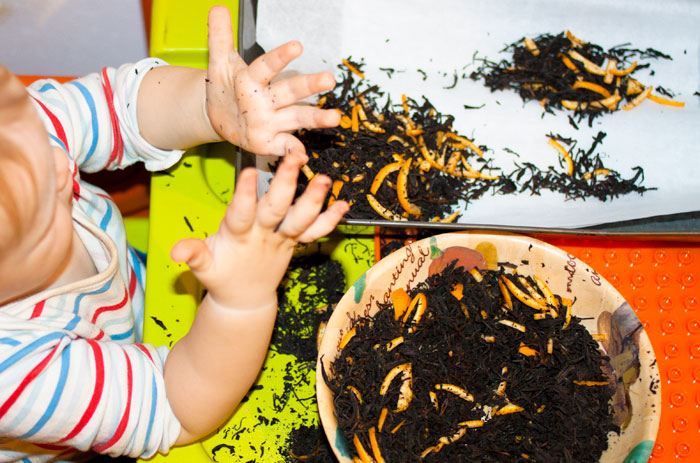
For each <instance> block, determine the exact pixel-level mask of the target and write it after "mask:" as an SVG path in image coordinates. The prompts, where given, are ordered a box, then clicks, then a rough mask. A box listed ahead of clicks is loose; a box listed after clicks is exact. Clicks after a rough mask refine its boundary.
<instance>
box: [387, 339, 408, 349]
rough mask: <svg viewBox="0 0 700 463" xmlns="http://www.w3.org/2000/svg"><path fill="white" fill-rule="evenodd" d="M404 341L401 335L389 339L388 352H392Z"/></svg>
mask: <svg viewBox="0 0 700 463" xmlns="http://www.w3.org/2000/svg"><path fill="white" fill-rule="evenodd" d="M403 341H404V338H403V336H399V337H398V338H394V339H392V340H391V341H389V342H388V343H386V351H387V352H391V351H392V350H394V349H395V348H396V347H397V346H400V345H401V344H403Z"/></svg>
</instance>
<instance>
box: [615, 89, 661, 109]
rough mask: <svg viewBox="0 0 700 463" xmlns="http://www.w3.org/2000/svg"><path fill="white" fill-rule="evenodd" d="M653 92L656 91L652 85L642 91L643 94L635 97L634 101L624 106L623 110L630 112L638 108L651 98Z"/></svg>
mask: <svg viewBox="0 0 700 463" xmlns="http://www.w3.org/2000/svg"><path fill="white" fill-rule="evenodd" d="M652 90H654V87H652V86H651V85H649V86H647V88H645V89H644V91H642V93H640V94H639V95H637V96H635V97H634V99H633V100H632V101H630V102H629V103H627V104H626V105H624V106H623V107H622V109H624V110H625V111H629V110H630V109H633V108H636V107H637V106H638V105H639V103H641V102H642V101H644V100H645V99H646V98H647V97H648V96H649V94H650V93H651V91H652Z"/></svg>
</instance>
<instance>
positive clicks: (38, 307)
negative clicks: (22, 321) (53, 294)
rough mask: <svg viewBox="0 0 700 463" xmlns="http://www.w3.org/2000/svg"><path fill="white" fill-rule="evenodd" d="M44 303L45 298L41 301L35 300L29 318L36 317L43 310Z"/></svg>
mask: <svg viewBox="0 0 700 463" xmlns="http://www.w3.org/2000/svg"><path fill="white" fill-rule="evenodd" d="M44 305H46V299H44V300H43V301H41V302H37V304H36V305H35V306H34V310H32V316H31V317H29V318H36V317H38V316H39V315H41V312H43V311H44Z"/></svg>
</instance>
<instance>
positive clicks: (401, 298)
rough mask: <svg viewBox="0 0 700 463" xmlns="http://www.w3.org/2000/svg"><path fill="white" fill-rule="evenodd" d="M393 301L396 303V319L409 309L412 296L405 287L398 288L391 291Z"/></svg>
mask: <svg viewBox="0 0 700 463" xmlns="http://www.w3.org/2000/svg"><path fill="white" fill-rule="evenodd" d="M391 303H392V304H393V305H394V320H398V319H399V318H401V316H402V315H403V314H404V313H405V312H406V309H408V306H409V304H410V303H411V296H409V295H408V293H407V292H406V290H405V289H403V288H397V289H395V290H393V291H392V292H391Z"/></svg>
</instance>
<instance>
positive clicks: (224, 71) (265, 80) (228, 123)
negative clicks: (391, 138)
mask: <svg viewBox="0 0 700 463" xmlns="http://www.w3.org/2000/svg"><path fill="white" fill-rule="evenodd" d="M208 26H209V66H208V69H207V71H204V70H199V69H193V68H184V67H178V66H162V67H157V68H155V69H153V70H151V71H150V72H148V74H146V76H145V77H144V78H143V82H142V83H141V87H140V90H139V96H138V107H137V116H138V121H139V131H140V132H141V134H142V136H143V137H144V138H145V139H146V140H147V141H149V142H150V143H151V144H153V145H155V146H157V147H158V148H161V149H182V148H187V147H190V146H194V145H198V144H202V143H207V142H212V141H220V140H224V139H225V140H228V141H229V142H231V143H233V144H234V145H237V146H239V147H241V148H243V149H245V150H247V151H250V152H252V153H255V154H272V155H278V156H281V155H284V154H287V153H290V152H292V151H299V152H303V151H304V148H303V146H302V144H301V142H300V141H299V140H298V139H296V138H295V137H294V136H292V135H291V134H290V132H292V131H294V130H297V129H300V128H320V127H334V126H336V125H338V123H339V121H340V114H339V113H338V112H337V111H334V110H322V109H320V108H317V107H315V106H312V105H301V104H295V103H297V102H298V101H300V100H303V99H304V98H306V97H308V96H311V95H314V94H316V93H320V92H324V91H327V90H330V89H332V88H333V87H334V86H335V80H334V79H333V76H332V75H331V74H330V73H327V72H322V73H318V74H313V75H296V76H293V77H289V78H285V79H280V80H278V81H275V82H271V81H272V79H274V78H275V77H276V76H277V75H278V74H279V73H280V71H282V69H284V68H285V67H286V66H287V65H288V64H289V63H290V62H291V61H292V60H294V59H295V58H297V57H298V56H299V55H300V54H301V51H302V49H301V45H300V44H299V43H298V42H289V43H286V44H284V45H282V46H280V47H278V48H276V49H274V50H272V51H270V52H268V53H266V54H264V55H263V56H260V57H259V58H257V59H256V60H255V61H254V62H253V63H251V65H250V66H248V65H246V63H245V62H244V61H243V59H242V58H241V57H240V56H239V55H238V53H236V51H235V49H234V42H233V32H232V29H231V17H230V14H229V12H228V10H227V9H226V7H223V6H217V7H214V8H212V9H211V11H210V13H209V22H208Z"/></svg>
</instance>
